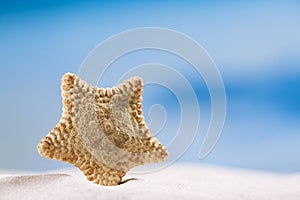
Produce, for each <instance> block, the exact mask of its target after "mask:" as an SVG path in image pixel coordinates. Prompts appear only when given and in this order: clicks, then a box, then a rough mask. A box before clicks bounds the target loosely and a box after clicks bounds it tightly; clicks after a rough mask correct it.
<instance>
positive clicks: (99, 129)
mask: <svg viewBox="0 0 300 200" xmlns="http://www.w3.org/2000/svg"><path fill="white" fill-rule="evenodd" d="M61 90H62V103H63V113H62V117H61V119H60V120H59V122H58V124H57V125H56V127H55V128H54V129H53V130H52V131H51V132H50V133H49V134H48V135H46V136H45V137H44V138H43V139H42V140H41V141H40V143H39V144H38V151H39V153H40V155H42V156H43V157H46V158H50V159H56V160H60V161H64V162H68V163H70V164H73V165H74V166H76V167H78V168H79V169H80V170H81V171H82V172H83V173H84V175H85V176H86V177H87V179H88V180H90V181H92V182H94V183H96V184H101V185H118V184H120V182H121V181H122V177H123V176H124V175H125V174H126V172H127V171H129V170H130V169H131V168H133V167H135V166H138V165H143V164H147V163H158V162H162V161H164V160H166V159H167V158H168V152H167V150H166V148H165V147H164V146H163V145H162V144H161V143H159V141H158V140H157V139H156V138H155V137H154V136H153V135H152V134H151V133H150V131H149V128H147V125H146V124H145V121H144V117H143V112H142V93H143V83H142V79H141V78H139V77H133V78H131V79H129V80H127V81H125V82H124V83H122V84H120V85H118V86H117V87H113V88H106V89H104V88H97V87H94V86H91V85H89V84H87V83H86V82H85V81H83V80H81V79H80V78H79V77H78V76H76V75H74V74H71V73H66V74H65V75H64V76H63V77H62V82H61Z"/></svg>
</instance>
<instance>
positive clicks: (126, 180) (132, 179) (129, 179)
mask: <svg viewBox="0 0 300 200" xmlns="http://www.w3.org/2000/svg"><path fill="white" fill-rule="evenodd" d="M136 180H141V179H139V178H128V179H125V180H123V181H121V182H120V183H119V185H121V184H124V183H127V182H128V181H136Z"/></svg>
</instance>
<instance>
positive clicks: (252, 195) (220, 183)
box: [0, 165, 300, 200]
mask: <svg viewBox="0 0 300 200" xmlns="http://www.w3.org/2000/svg"><path fill="white" fill-rule="evenodd" d="M132 178H134V179H133V180H132ZM126 179H129V180H128V181H127V182H125V183H123V184H121V185H119V186H110V187H107V186H106V187H105V186H101V185H95V184H93V183H91V182H89V181H87V180H86V179H85V177H84V176H83V175H82V174H81V172H80V171H79V170H77V169H76V168H67V169H61V170H56V171H53V172H48V173H47V172H45V173H39V174H38V173H21V172H5V171H1V172H0V199H1V200H6V199H7V200H14V199H18V200H20V199H31V200H32V199H45V200H47V199H72V200H77V199H78V200H79V199H99V200H100V199H101V200H103V199H112V200H114V199H149V200H150V199H151V200H152V199H197V200H201V199H216V200H217V199H223V200H227V199H228V200H238V199H241V200H248V199H249V200H250V199H251V200H253V199H261V200H265V199H268V200H273V199H274V200H275V199H276V200H277V199H278V200H298V199H300V185H299V183H300V174H289V175H287V174H273V173H266V172H257V171H248V170H241V169H233V168H224V167H215V166H202V165H198V166H196V165H173V166H171V167H169V168H166V169H164V170H161V171H159V172H155V173H150V174H140V175H136V174H130V173H129V174H127V175H126V177H125V178H124V180H126Z"/></svg>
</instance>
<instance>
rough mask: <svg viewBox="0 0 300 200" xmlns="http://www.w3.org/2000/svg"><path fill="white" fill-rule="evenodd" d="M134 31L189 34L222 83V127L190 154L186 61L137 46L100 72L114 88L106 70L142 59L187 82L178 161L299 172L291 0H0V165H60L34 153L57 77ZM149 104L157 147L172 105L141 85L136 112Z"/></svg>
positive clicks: (296, 15)
mask: <svg viewBox="0 0 300 200" xmlns="http://www.w3.org/2000/svg"><path fill="white" fill-rule="evenodd" d="M141 27H162V28H169V29H174V30H176V31H180V32H182V33H184V34H186V35H188V36H190V37H192V38H193V39H195V40H196V41H197V42H198V43H199V44H201V45H202V46H203V47H204V48H205V49H206V50H207V52H208V53H209V55H210V56H211V58H212V59H213V60H214V62H215V63H216V65H217V66H218V68H219V70H220V73H221V75H222V77H223V80H224V84H225V89H226V94H227V117H226V122H225V125H224V130H223V133H222V136H221V137H220V140H219V141H218V143H217V145H216V146H215V148H214V150H213V151H212V152H211V153H210V154H209V156H207V157H206V158H205V159H202V160H200V159H199V158H198V154H199V149H200V145H201V143H202V141H203V136H204V133H205V130H206V129H207V125H205V124H208V121H209V117H210V116H209V109H210V98H209V93H208V91H207V88H206V86H205V83H204V82H203V80H202V79H201V76H200V75H199V74H197V73H194V71H193V69H192V68H191V66H189V64H188V63H186V62H184V61H182V60H181V59H180V58H178V57H176V56H174V55H170V54H168V53H166V52H159V51H154V50H145V51H142V52H135V53H132V54H130V55H127V56H124V57H122V58H121V59H119V60H118V61H117V62H115V63H114V64H113V66H112V67H111V68H110V69H109V70H110V71H108V72H107V74H106V76H105V80H107V82H105V81H104V82H103V84H104V85H101V86H103V87H107V86H112V85H114V83H115V82H114V81H115V79H114V80H111V79H110V75H109V74H110V73H111V74H115V73H119V72H120V69H121V67H122V70H123V71H126V70H125V69H128V70H129V69H130V68H131V67H133V66H136V65H138V64H143V63H149V62H157V63H164V64H167V65H168V66H170V67H174V69H176V70H178V71H179V72H181V74H182V75H184V76H185V77H186V78H187V79H188V80H189V81H190V83H191V84H192V87H193V89H194V91H195V92H196V95H197V98H198V101H199V105H200V109H201V112H202V113H203V115H202V114H201V120H200V128H199V131H198V134H197V137H196V138H195V140H194V142H193V143H192V145H191V146H190V148H189V150H188V151H187V152H185V154H184V155H183V156H182V157H181V158H180V159H179V160H178V161H177V162H178V163H187V162H188V163H194V164H213V165H222V166H230V167H240V168H247V169H257V170H265V171H272V172H280V173H291V172H299V171H300V2H299V1H296V0H295V1H263V2H262V1H251V2H244V1H241V2H240V1H221V0H220V1H214V2H213V3H212V2H210V1H201V2H200V1H199V2H197V1H184V2H175V1H163V2H162V1H161V2H159V1H157V2H156V1H143V0H140V1H128V2H127V1H111V2H101V1H76V0H74V1H68V0H64V1H61V0H60V1H58V0H51V1H50V0H45V1H37V0H27V1H17V0H10V1H9V0H4V1H3V0H1V1H0V81H1V84H0V89H1V90H0V91H1V92H0V99H1V104H0V110H1V112H0V127H1V132H0V158H1V159H0V168H2V169H20V170H50V169H55V168H61V167H67V166H69V165H68V164H65V163H62V162H58V161H53V160H47V159H44V158H42V157H40V156H39V154H38V152H37V150H36V145H37V143H38V142H39V141H40V139H41V138H42V137H44V136H45V135H46V134H47V133H48V132H49V131H50V130H51V129H52V128H53V127H54V126H55V124H56V123H57V121H58V120H59V118H60V115H61V107H62V106H61V97H60V78H61V76H62V75H63V74H64V73H65V72H73V73H76V72H77V71H78V69H79V67H80V65H81V64H82V62H83V60H84V59H85V58H86V56H87V55H88V54H89V52H90V51H91V50H92V49H93V48H94V47H95V46H96V45H97V44H99V43H100V42H102V41H104V40H105V39H106V38H108V37H110V36H112V35H114V34H117V33H119V32H122V31H126V30H128V29H133V28H141ZM108 51H109V49H108ZM109 80H111V82H109ZM154 93H155V94H154ZM156 103H159V104H161V105H163V106H164V107H165V110H166V113H167V115H168V116H167V117H168V120H167V123H166V124H165V126H164V127H163V128H162V130H161V132H160V133H159V134H158V137H159V139H160V140H162V142H163V143H166V144H167V143H169V142H170V141H171V140H172V138H174V137H175V136H176V130H177V129H178V120H180V110H179V109H178V106H179V103H178V101H177V100H176V95H174V94H172V93H171V92H170V91H168V90H167V89H166V88H163V87H159V86H146V87H145V94H144V108H143V109H144V112H145V117H146V120H147V121H148V122H150V121H151V119H150V117H149V115H148V110H149V108H150V107H151V105H153V104H156ZM152 120H155V119H152ZM202 124H203V126H202ZM150 128H151V126H150Z"/></svg>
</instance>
